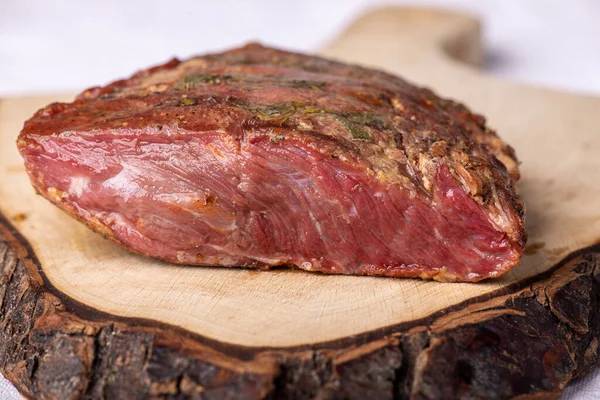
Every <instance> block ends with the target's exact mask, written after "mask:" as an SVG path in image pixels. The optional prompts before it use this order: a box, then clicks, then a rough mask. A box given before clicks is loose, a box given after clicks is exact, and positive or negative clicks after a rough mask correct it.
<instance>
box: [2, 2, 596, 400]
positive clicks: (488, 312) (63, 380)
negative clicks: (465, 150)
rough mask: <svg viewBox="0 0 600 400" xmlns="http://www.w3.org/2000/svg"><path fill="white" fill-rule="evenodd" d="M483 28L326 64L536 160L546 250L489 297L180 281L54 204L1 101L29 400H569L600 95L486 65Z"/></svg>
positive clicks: (255, 277)
mask: <svg viewBox="0 0 600 400" xmlns="http://www.w3.org/2000/svg"><path fill="white" fill-rule="evenodd" d="M479 39H480V37H479V25H478V23H477V21H476V20H474V19H473V18H470V17H465V16H460V15H455V14H449V13H442V12H433V11H424V10H413V9H384V10H378V11H374V12H371V13H369V14H367V15H365V16H363V17H361V18H359V19H358V20H357V21H356V22H354V23H353V24H352V25H351V26H350V27H349V28H348V29H347V30H346V31H345V32H344V33H343V34H342V35H341V36H340V37H339V38H338V39H336V40H335V41H333V42H332V43H331V44H330V45H329V46H327V47H326V48H325V49H324V50H323V51H322V53H323V54H325V55H328V56H331V57H336V58H340V59H343V60H347V61H353V62H360V63H362V64H367V65H374V66H379V67H381V68H384V69H386V70H389V71H392V72H396V73H398V74H400V75H402V76H404V77H406V78H408V79H410V80H412V81H414V82H416V83H419V84H425V85H427V86H430V87H432V88H434V89H435V90H436V91H437V92H439V93H440V94H442V95H444V96H448V97H453V98H457V99H459V100H461V101H463V102H465V103H467V104H468V105H469V106H470V107H471V108H472V109H474V110H475V111H477V112H479V113H482V114H484V115H486V116H487V117H488V119H489V121H490V124H491V125H492V126H493V127H495V128H497V129H498V131H499V133H500V135H501V136H502V137H503V138H505V139H506V140H507V141H508V142H509V143H511V144H512V145H514V147H515V148H516V150H517V153H518V155H519V157H520V159H521V160H522V161H523V164H522V166H521V167H522V168H521V169H522V176H523V179H522V181H521V183H520V188H521V193H522V195H523V198H524V199H525V202H526V203H527V230H528V234H529V238H530V239H529V243H530V245H529V247H528V249H527V251H526V254H525V255H524V257H523V259H522V262H521V263H520V264H519V265H518V266H517V267H516V268H515V269H514V270H513V271H512V272H511V273H510V274H508V275H507V276H505V277H503V278H501V279H499V280H495V281H490V282H485V283H482V284H441V283H436V282H423V281H419V280H407V279H380V278H368V277H342V276H333V277H332V276H324V275H319V274H310V273H305V272H298V271H290V270H278V271H272V272H255V271H247V270H241V269H223V268H193V267H176V266H171V265H168V264H165V263H161V262H158V261H154V260H149V259H145V258H142V257H138V256H135V255H132V254H129V253H127V252H126V251H124V250H122V249H120V248H118V247H116V246H115V245H113V244H111V243H108V242H107V241H105V240H103V239H102V238H100V237H99V236H98V235H95V234H93V233H91V232H89V231H87V230H86V228H85V227H82V226H80V225H79V224H78V223H76V222H75V221H73V220H71V219H70V218H69V217H68V216H66V215H64V214H62V213H61V212H60V211H58V210H56V209H55V208H53V207H52V206H51V205H49V204H48V203H47V202H46V201H44V200H43V199H41V198H39V197H36V196H35V195H34V193H33V190H32V189H31V187H30V186H29V183H28V181H27V177H26V175H25V171H24V168H23V166H22V163H21V159H20V157H19V155H18V153H17V151H16V146H15V139H16V136H17V134H18V132H19V130H20V128H21V126H22V123H23V121H24V120H25V119H26V118H27V117H29V116H30V115H31V114H32V113H33V112H34V111H35V110H36V109H37V108H38V107H41V106H43V105H45V104H47V103H49V102H51V101H55V100H69V98H70V97H69V96H50V97H44V98H13V99H2V100H0V212H1V216H0V371H1V372H2V373H3V374H4V376H5V377H7V378H8V379H9V380H10V381H11V382H13V383H14V384H15V385H16V386H17V387H18V388H19V390H20V391H21V393H22V394H24V395H25V396H27V397H30V398H36V399H69V398H107V399H119V398H126V399H129V398H132V399H135V398H173V399H174V398H198V399H256V398H270V399H285V398H293V399H305V398H318V399H330V398H348V399H402V398H412V399H456V398H465V399H508V398H518V399H526V398H530V399H553V398H558V397H559V396H560V394H561V392H562V390H563V388H564V387H565V385H566V384H567V383H568V382H570V381H571V380H573V379H575V378H577V377H579V376H581V375H583V374H585V373H587V372H588V371H590V370H591V369H592V368H594V367H596V366H597V365H598V364H599V363H600V358H599V354H598V346H599V340H600V315H599V312H598V310H599V300H600V245H599V244H598V243H600V179H599V172H598V171H600V100H599V99H596V98H591V97H585V96H579V95H573V94H566V93H558V92H553V91H548V90H543V89H537V88H531V87H525V86H522V85H516V84H510V83H507V82H502V81H499V80H496V79H494V78H492V77H489V76H486V75H485V74H483V73H482V72H480V71H478V70H477V69H476V68H474V66H475V65H477V64H478V63H479V62H480V61H481V59H482V49H481V47H480V45H479Z"/></svg>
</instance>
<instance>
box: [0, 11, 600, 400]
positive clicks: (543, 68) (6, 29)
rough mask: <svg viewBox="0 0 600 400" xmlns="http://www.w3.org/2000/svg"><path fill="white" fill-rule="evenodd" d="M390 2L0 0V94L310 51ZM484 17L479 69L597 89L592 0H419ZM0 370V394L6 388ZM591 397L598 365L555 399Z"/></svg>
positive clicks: (9, 394)
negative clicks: (182, 61)
mask: <svg viewBox="0 0 600 400" xmlns="http://www.w3.org/2000/svg"><path fill="white" fill-rule="evenodd" d="M406 2H407V1H403V0H396V1H389V0H376V1H373V0H326V1H324V0H303V1H284V0H255V1H247V0H219V1H212V2H198V1H194V0H170V1H159V0H131V1H122V0H105V1H102V0H94V1H86V2H81V1H78V0H55V1H46V0H20V1H1V0H0V96H5V95H19V94H27V93H40V92H47V93H49V92H57V91H66V90H72V91H73V90H77V89H81V88H85V87H88V86H92V85H97V84H99V83H103V82H108V81H110V80H112V79H114V78H116V77H122V76H127V75H129V74H130V73H131V72H133V71H134V70H136V69H138V68H140V67H144V66H147V65H151V64H153V63H158V62H161V61H164V60H166V59H168V58H170V57H171V56H173V55H177V56H179V57H186V56H189V55H191V54H197V53H201V52H203V51H208V50H216V49H221V48H225V47H228V46H232V45H237V44H240V43H243V42H246V41H248V40H252V39H255V40H261V41H263V42H266V43H270V44H274V45H278V46H284V47H287V48H291V49H298V50H304V51H311V50H314V49H317V48H318V47H319V46H320V45H322V44H323V43H324V42H325V40H327V38H328V37H332V36H333V35H335V32H337V31H338V30H339V29H340V28H341V27H342V26H344V25H345V24H347V23H348V22H349V21H351V20H352V19H353V18H354V17H355V16H356V15H358V14H359V13H360V12H362V11H364V10H365V9H367V8H369V7H373V6H376V5H377V4H381V3H388V4H389V3H406ZM410 3H413V4H414V3H419V4H435V5H438V6H441V7H444V8H450V9H459V10H467V11H470V12H472V13H474V14H477V15H480V17H481V18H482V19H483V20H484V22H485V25H484V27H485V35H486V48H487V49H489V51H490V57H489V60H488V64H487V68H488V69H489V70H490V71H491V72H492V73H495V74H497V75H500V76H503V77H505V78H507V79H512V80H518V81H522V82H529V83H533V84H537V85H543V86H553V87H556V88H561V89H566V90H574V91H579V92H587V93H592V94H596V95H600V73H598V71H600V40H598V38H600V23H599V20H600V1H597V0H574V1H564V0H528V1H524V0H488V1H481V0H446V1H444V0H422V1H415V0H413V1H411V2H410ZM15 393H16V392H15V391H14V390H13V389H12V387H11V386H10V385H8V384H7V382H6V381H5V380H4V379H3V378H2V377H1V376H0V400H14V399H16V398H18V396H17V395H16V394H15ZM565 399H566V400H591V399H599V400H600V372H596V373H594V374H591V375H590V376H588V377H587V378H585V379H582V380H580V381H578V382H576V383H574V384H573V385H572V386H571V387H569V388H567V390H566V392H565V395H564V397H563V400H565Z"/></svg>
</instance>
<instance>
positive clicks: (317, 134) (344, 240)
mask: <svg viewBox="0 0 600 400" xmlns="http://www.w3.org/2000/svg"><path fill="white" fill-rule="evenodd" d="M18 146H19V149H20V151H21V154H22V155H23V158H24V160H25V165H26V168H27V171H28V173H29V175H30V178H31V182H32V184H33V186H34V187H35V188H36V190H37V191H39V192H40V193H41V194H42V195H43V196H44V197H46V198H47V199H48V200H50V201H51V202H52V203H54V204H55V205H57V206H59V207H61V208H62V209H64V210H65V211H67V212H68V213H69V214H71V215H73V216H74V217H76V218H77V219H79V220H80V221H82V222H84V223H86V224H87V225H88V226H90V227H91V228H92V229H94V230H95V231H97V232H99V233H101V234H103V235H104V236H105V237H107V238H110V239H112V240H113V241H115V242H117V243H119V244H121V245H123V246H125V247H127V248H128V249H130V250H132V251H134V252H136V253H139V254H142V255H146V256H151V257H157V258H160V259H163V260H166V261H170V262H174V263H180V264H194V265H207V266H208V265H209V266H225V267H231V266H242V267H252V268H269V267H273V266H278V265H295V266H297V267H299V268H302V269H305V270H309V271H320V272H324V273H331V274H354V275H377V276H394V277H420V278H428V279H436V280H440V281H470V282H475V281H479V280H482V279H486V278H493V277H497V276H500V275H502V274H504V273H505V272H507V271H509V270H510V269H511V268H512V267H513V266H514V265H516V264H517V263H518V262H519V259H520V256H521V254H522V251H523V247H524V245H525V231H524V223H523V218H524V208H523V203H522V201H521V200H520V198H519V197H518V195H517V194H516V190H515V188H514V185H515V181H516V179H518V176H519V174H518V169H517V161H516V158H515V154H514V151H513V150H512V148H510V147H509V146H508V145H506V144H504V143H503V142H502V141H501V140H500V139H499V138H498V137H497V136H496V134H495V133H494V132H493V131H491V130H489V129H488V128H487V127H486V126H485V121H484V119H483V118H482V117H480V116H477V115H474V114H472V113H470V112H469V111H468V110H467V109H466V108H465V107H464V106H462V105H460V104H458V103H455V102H452V101H450V100H445V99H440V98H439V97H437V96H436V95H435V94H433V93H432V92H431V91H429V90H426V89H421V88H418V87H415V86H413V85H411V84H409V83H407V82H405V81H403V80H402V79H400V78H397V77H395V76H392V75H389V74H386V73H384V72H381V71H376V70H371V69H366V68H362V67H358V66H352V65H346V64H342V63H338V62H334V61H330V60H325V59H322V58H318V57H311V56H305V55H300V54H295V53H288V52H284V51H280V50H275V49H270V48H266V47H262V46H259V45H249V46H246V47H243V48H240V49H235V50H231V51H229V52H225V53H220V54H212V55H207V56H202V57H196V58H192V59H190V60H187V61H184V62H179V61H177V60H174V61H171V62H169V63H167V64H165V65H162V66H159V67H155V68H151V69H149V70H145V71H142V72H139V73H137V74H135V75H134V76H133V77H131V78H130V79H127V80H122V81H117V82H115V83H113V84H111V85H108V86H106V87H103V88H93V89H89V90H87V91H85V92H84V93H82V94H81V95H80V96H78V98H77V100H76V101H74V102H73V103H55V104H51V105H49V106H48V107H46V108H44V109H42V110H40V111H38V112H37V113H36V114H35V115H34V116H33V117H32V118H31V119H30V120H29V121H27V122H26V124H25V127H24V129H23V131H22V132H21V135H20V137H19V140H18Z"/></svg>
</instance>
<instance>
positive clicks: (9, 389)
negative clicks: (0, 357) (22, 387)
mask: <svg viewBox="0 0 600 400" xmlns="http://www.w3.org/2000/svg"><path fill="white" fill-rule="evenodd" d="M21 399H22V397H21V395H20V394H19V392H18V391H17V389H15V387H14V386H13V385H11V384H10V382H9V381H7V380H6V379H4V376H2V374H0V400H21Z"/></svg>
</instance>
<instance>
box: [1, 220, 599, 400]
mask: <svg viewBox="0 0 600 400" xmlns="http://www.w3.org/2000/svg"><path fill="white" fill-rule="evenodd" d="M599 298H600V247H598V246H596V247H592V248H589V249H586V250H583V251H580V252H578V253H576V254H573V255H572V256H570V257H569V258H568V259H567V260H565V261H564V262H563V263H562V264H561V265H559V266H557V267H556V268H555V269H553V270H552V271H549V272H548V273H546V274H544V275H541V276H538V277H536V278H535V279H531V280H529V281H527V282H521V283H519V284H515V285H512V286H510V287H509V288H506V289H503V290H502V291H500V292H497V293H493V294H491V295H489V296H485V297H484V298H478V299H472V300H471V301H468V302H465V303H463V304H460V305H457V306H455V307H452V308H450V309H447V310H443V311H441V312H438V313H436V314H434V315H432V316H431V317H429V318H426V319H423V320H419V321H414V322H412V323H409V324H402V325H398V326H392V327H388V328H385V329H380V330H377V331H375V332H369V333H366V334H364V335H360V336H356V337H352V338H346V339H344V340H339V341H335V342H328V343H322V344H316V345H314V346H303V347H297V348H282V349H277V348H243V347H239V346H235V345H230V344H227V343H221V342H216V341H213V340H210V339H207V338H203V337H201V336H198V335H194V334H191V333H189V332H186V331H183V330H180V329H177V328H174V327H170V326H168V325H164V324H160V323H157V322H153V321H148V320H136V319H125V318H120V317H114V316H111V315H107V314H103V313H101V312H98V311H95V310H92V309H89V308H87V307H85V306H84V305H82V304H79V303H77V302H75V301H74V300H72V299H70V298H67V297H66V296H64V295H61V294H60V293H59V292H57V291H56V289H54V288H53V287H52V286H51V285H50V284H49V283H48V282H47V281H46V280H45V277H44V276H43V271H42V269H41V267H40V265H39V263H38V262H37V260H36V258H35V255H34V254H33V253H32V251H31V249H30V248H29V246H28V245H27V243H26V242H24V240H23V239H22V238H21V237H20V236H19V234H18V233H17V232H16V231H15V230H14V229H13V228H11V227H10V225H9V224H8V223H7V222H6V220H0V371H1V372H2V373H3V374H4V375H5V376H6V377H7V378H8V379H9V380H10V381H11V382H13V383H14V384H15V385H16V386H17V387H18V389H19V390H20V391H21V393H23V394H24V395H25V396H27V397H29V398H35V399H79V398H82V399H138V398H139V399H146V398H155V399H371V400H374V399H445V400H448V399H511V398H518V399H553V398H558V397H559V396H560V394H561V393H562V390H563V388H564V387H565V385H566V384H567V383H568V382H570V381H571V380H573V379H575V378H577V377H579V376H582V375H584V374H585V373H587V372H589V371H590V370H591V369H592V368H594V367H596V366H597V365H598V363H599V357H598V344H599V340H600V315H599V313H598V301H599Z"/></svg>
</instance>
